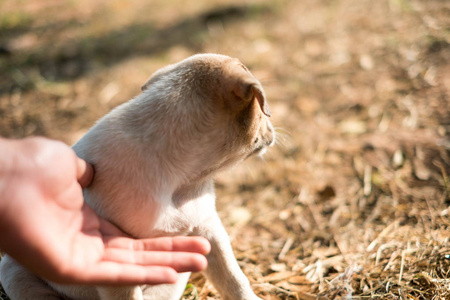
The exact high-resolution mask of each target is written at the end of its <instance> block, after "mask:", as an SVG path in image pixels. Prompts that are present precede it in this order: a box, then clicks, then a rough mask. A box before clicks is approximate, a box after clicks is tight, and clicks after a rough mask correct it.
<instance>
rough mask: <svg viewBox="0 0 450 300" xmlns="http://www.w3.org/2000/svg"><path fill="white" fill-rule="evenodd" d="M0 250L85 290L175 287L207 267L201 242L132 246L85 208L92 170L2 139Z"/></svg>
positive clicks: (53, 152)
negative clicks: (186, 274) (87, 287)
mask: <svg viewBox="0 0 450 300" xmlns="http://www.w3.org/2000/svg"><path fill="white" fill-rule="evenodd" d="M0 149H1V152H2V157H1V158H0V232H1V235H0V248H1V249H2V250H3V251H5V252H6V253H8V254H9V255H10V256H11V257H13V258H14V259H16V260H17V261H18V262H19V263H21V264H22V265H24V266H25V267H27V268H28V269H30V270H31V271H33V272H35V273H36V274H38V275H40V276H43V277H45V278H47V279H49V280H52V281H54V282H59V283H84V284H143V283H147V284H160V283H173V282H175V281H176V279H177V276H176V275H177V274H176V273H177V272H186V271H200V270H203V269H205V268H206V266H207V261H206V258H205V257H204V254H207V253H208V252H209V250H210V244H209V242H208V241H207V240H205V239H203V238H200V237H167V238H157V239H141V240H135V239H131V238H129V237H127V236H125V235H124V234H123V233H122V232H121V231H120V230H119V229H117V228H116V227H115V226H114V225H112V224H111V223H109V222H107V221H106V220H104V219H102V218H100V217H99V216H97V215H96V214H95V213H94V211H93V210H92V209H91V208H90V207H89V206H88V205H86V204H85V203H84V201H83V196H82V187H86V186H87V185H88V184H89V183H90V182H91V180H92V178H93V174H94V172H93V169H92V166H90V165H89V164H87V163H86V162H85V161H83V160H82V159H80V158H78V157H77V156H76V154H75V152H74V151H73V150H72V149H71V148H70V147H68V146H67V145H65V144H63V143H61V142H57V141H52V140H48V139H45V138H27V139H23V140H6V139H0Z"/></svg>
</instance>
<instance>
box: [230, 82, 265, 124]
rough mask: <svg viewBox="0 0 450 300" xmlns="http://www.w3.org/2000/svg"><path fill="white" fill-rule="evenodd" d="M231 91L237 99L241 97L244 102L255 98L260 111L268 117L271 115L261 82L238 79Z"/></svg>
mask: <svg viewBox="0 0 450 300" xmlns="http://www.w3.org/2000/svg"><path fill="white" fill-rule="evenodd" d="M233 92H234V94H235V95H236V96H237V97H238V98H239V99H242V100H244V101H245V102H250V101H252V100H254V99H255V98H256V100H257V101H258V103H259V106H260V107H261V110H262V112H263V113H264V114H265V115H266V116H268V117H270V116H271V114H270V110H269V105H268V104H267V101H266V96H265V94H264V91H263V89H262V87H261V84H260V83H259V82H257V81H256V80H254V79H252V80H243V81H239V82H238V83H237V85H236V87H235V88H234V90H233Z"/></svg>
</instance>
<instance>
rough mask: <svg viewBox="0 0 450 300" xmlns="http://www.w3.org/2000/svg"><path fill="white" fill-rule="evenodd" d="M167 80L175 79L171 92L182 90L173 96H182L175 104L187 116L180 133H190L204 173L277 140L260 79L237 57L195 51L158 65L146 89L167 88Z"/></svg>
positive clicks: (243, 157)
mask: <svg viewBox="0 0 450 300" xmlns="http://www.w3.org/2000/svg"><path fill="white" fill-rule="evenodd" d="M167 82H170V83H171V95H183V97H172V96H171V97H169V98H170V99H177V100H176V101H178V102H177V104H176V105H175V106H173V107H178V108H182V111H181V112H180V109H177V111H179V115H180V116H183V118H184V121H183V128H185V130H186V132H184V133H182V134H183V135H185V136H189V139H190V141H189V142H190V147H189V149H192V151H194V152H196V154H197V155H198V157H200V158H201V160H202V161H201V163H200V164H201V165H202V166H205V168H206V170H204V172H203V173H211V172H212V171H215V170H217V169H220V168H222V167H225V166H230V165H232V164H234V163H236V162H238V161H240V160H242V159H245V158H247V157H248V156H250V155H252V154H255V153H262V152H264V150H265V149H266V148H267V147H268V146H271V145H272V144H273V143H274V140H275V133H274V129H273V126H272V124H271V123H270V121H269V117H270V110H269V106H268V104H267V100H266V96H265V94H264V91H263V88H262V86H261V83H260V82H259V81H258V80H257V79H256V78H255V77H254V76H253V75H252V74H251V73H250V71H249V70H248V69H247V68H246V67H245V66H244V65H243V64H242V63H241V62H240V61H239V60H238V59H235V58H231V57H228V56H224V55H217V54H199V55H194V56H192V57H190V58H188V59H186V60H184V61H181V62H180V63H177V64H174V65H170V66H168V67H166V68H164V69H161V70H159V71H157V72H156V73H155V74H154V75H153V76H152V77H150V79H149V80H148V81H147V82H146V83H145V84H144V86H143V87H142V89H143V91H144V93H146V92H148V93H155V92H156V91H152V89H154V88H155V87H158V86H159V87H161V88H164V87H163V84H162V83H165V84H167ZM165 89H166V90H167V87H165ZM170 101H172V100H170ZM172 102H173V101H172ZM186 115H188V116H190V117H189V118H186ZM187 123H189V124H187ZM193 131H195V132H193Z"/></svg>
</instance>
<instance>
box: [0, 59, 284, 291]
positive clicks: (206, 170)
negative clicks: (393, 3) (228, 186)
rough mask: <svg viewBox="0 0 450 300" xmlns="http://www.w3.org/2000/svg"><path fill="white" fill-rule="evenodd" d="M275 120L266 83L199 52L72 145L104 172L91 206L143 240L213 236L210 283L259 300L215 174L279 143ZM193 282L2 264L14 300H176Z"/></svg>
mask: <svg viewBox="0 0 450 300" xmlns="http://www.w3.org/2000/svg"><path fill="white" fill-rule="evenodd" d="M269 116H270V112H269V109H268V106H267V103H266V99H265V96H264V92H263V90H262V87H261V84H260V83H259V82H258V80H257V79H255V77H254V76H253V75H252V74H251V73H250V72H249V71H248V69H247V68H246V67H245V66H244V65H243V64H242V63H241V62H239V60H237V59H233V58H230V57H228V56H223V55H216V54H201V55H195V56H192V57H190V58H188V59H186V60H183V61H181V62H179V63H177V64H174V65H170V66H168V67H166V68H163V69H161V70H159V71H157V72H156V73H155V74H154V75H153V76H152V77H150V79H149V80H148V81H147V82H146V83H145V85H144V86H143V92H142V94H140V95H139V96H137V97H136V98H135V99H133V100H131V101H129V102H127V103H124V104H122V105H120V106H119V107H117V108H115V109H114V110H113V111H111V112H110V113H109V114H108V115H106V116H105V117H103V118H102V119H101V120H100V121H99V122H98V123H97V124H96V125H95V126H94V127H92V128H91V129H90V130H89V131H88V132H87V133H86V135H85V136H83V137H82V138H81V139H80V140H79V141H78V142H77V143H76V144H75V145H74V146H73V148H74V150H75V152H76V153H77V154H78V156H80V157H81V158H83V159H85V160H86V161H88V162H90V163H92V164H93V165H94V166H95V170H96V175H95V178H94V182H93V184H92V185H91V186H90V187H89V188H87V189H85V190H84V197H85V200H86V202H87V203H89V205H90V206H91V207H92V208H93V209H94V210H95V211H96V212H97V213H99V214H100V215H101V216H103V217H105V218H106V219H108V220H110V221H111V222H113V223H114V224H116V225H117V226H118V227H120V228H121V229H122V230H123V231H124V232H126V233H128V234H130V235H132V236H134V237H137V238H149V237H159V236H173V235H200V236H203V237H205V238H206V239H208V240H209V241H210V243H211V246H212V250H211V253H210V254H209V255H208V257H207V259H208V264H209V265H208V268H207V270H206V276H207V278H208V279H209V280H210V281H211V282H212V283H213V285H214V287H215V288H216V289H217V290H218V291H219V293H220V295H221V296H222V299H226V300H239V299H245V300H255V299H259V298H258V297H257V296H256V295H255V294H254V293H253V291H252V289H251V288H250V284H249V281H248V280H247V278H246V277H245V275H244V274H243V272H242V271H241V270H240V268H239V265H238V264H237V261H236V259H235V258H234V255H233V251H232V249H231V246H230V241H229V238H228V235H227V233H226V232H225V230H224V228H223V226H222V224H221V221H220V219H219V217H218V215H217V212H216V209H215V195H214V187H213V176H214V175H215V174H216V173H217V171H219V170H222V169H224V168H226V167H229V166H232V165H234V164H236V163H237V162H239V161H242V160H243V159H245V158H247V157H248V156H250V155H252V154H254V153H260V152H262V151H263V150H265V148H266V147H268V146H270V145H272V144H273V143H274V140H275V133H274V130H273V127H272V125H271V123H270V122H269V120H268V117H269ZM188 278H189V274H182V275H180V278H179V280H178V282H177V284H174V285H160V286H144V287H139V286H134V287H84V286H66V285H57V284H53V283H46V284H45V283H44V282H43V281H41V280H40V279H38V278H36V277H35V276H34V275H33V274H31V273H30V272H29V271H27V270H25V269H24V268H23V267H21V266H20V265H18V264H17V263H16V262H14V261H13V260H12V259H10V258H8V257H6V258H4V259H3V261H2V266H1V280H2V283H3V285H4V288H5V290H6V292H7V293H8V295H9V296H10V297H11V299H12V300H26V299H34V300H36V299H37V300H41V299H42V300H44V299H45V300H47V299H61V297H65V298H64V299H66V298H68V299H80V300H81V299H84V300H86V299H101V300H113V299H121V300H124V299H130V300H131V299H133V300H135V299H154V300H161V299H174V300H175V299H179V298H180V296H181V295H182V293H183V290H184V288H185V286H186V282H187V280H188Z"/></svg>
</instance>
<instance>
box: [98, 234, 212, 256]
mask: <svg viewBox="0 0 450 300" xmlns="http://www.w3.org/2000/svg"><path fill="white" fill-rule="evenodd" d="M104 242H105V246H106V247H110V248H123V249H129V250H140V251H177V252H192V253H200V254H208V253H209V252H210V251H211V244H210V243H209V241H208V240H207V239H205V238H203V237H199V236H176V237H161V238H152V239H140V240H134V239H130V238H126V237H106V238H105V239H104Z"/></svg>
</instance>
